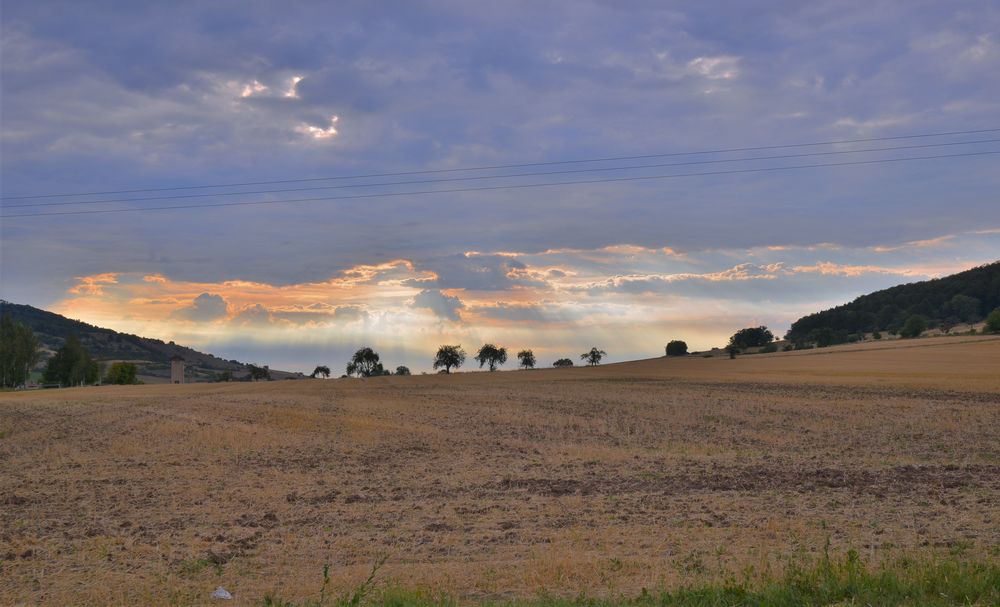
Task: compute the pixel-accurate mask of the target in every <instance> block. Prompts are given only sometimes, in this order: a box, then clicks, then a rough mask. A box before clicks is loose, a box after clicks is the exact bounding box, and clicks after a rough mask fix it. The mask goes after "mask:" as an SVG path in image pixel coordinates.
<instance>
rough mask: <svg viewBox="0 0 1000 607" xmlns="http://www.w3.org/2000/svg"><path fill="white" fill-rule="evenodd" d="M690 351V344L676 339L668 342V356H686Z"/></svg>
mask: <svg viewBox="0 0 1000 607" xmlns="http://www.w3.org/2000/svg"><path fill="white" fill-rule="evenodd" d="M687 353H688V345H687V344H686V343H685V342H683V341H680V340H679V339H675V340H673V341H671V342H670V343H668V344H667V356H684V355H686V354H687Z"/></svg>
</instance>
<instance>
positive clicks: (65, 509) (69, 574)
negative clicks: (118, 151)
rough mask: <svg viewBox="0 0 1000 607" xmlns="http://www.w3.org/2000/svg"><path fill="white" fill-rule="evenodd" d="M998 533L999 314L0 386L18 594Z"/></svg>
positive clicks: (518, 582)
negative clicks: (745, 352) (701, 340)
mask: <svg viewBox="0 0 1000 607" xmlns="http://www.w3.org/2000/svg"><path fill="white" fill-rule="evenodd" d="M827 538H829V541H830V542H831V547H832V550H834V551H846V550H847V549H849V548H855V549H858V550H859V551H860V552H861V553H862V555H863V556H864V557H866V558H873V559H877V558H879V556H880V555H883V554H900V553H903V554H911V553H931V552H944V553H950V554H953V555H969V556H970V557H975V558H979V559H987V560H994V561H995V559H996V558H997V556H998V554H1000V340H998V339H996V338H987V337H961V338H959V337H954V338H935V339H924V340H915V341H911V342H901V343H893V344H871V345H869V344H866V345H863V346H857V347H851V346H847V347H843V348H830V349H825V350H819V351H805V352H792V353H786V354H775V355H754V356H746V357H740V358H738V359H736V360H728V359H723V358H710V359H705V358H698V357H688V358H686V359H653V360H647V361H638V362H635V363H624V364H617V365H605V366H602V367H597V368H586V369H580V368H575V369H567V370H540V371H531V372H505V373H494V374H488V373H461V374H455V375H452V376H437V375H434V376H413V377H399V378H397V377H387V378H377V379H369V380H330V381H323V380H307V381H285V382H271V383H261V384H211V385H208V384H204V385H185V386H170V385H168V386H129V387H103V388H81V389H72V390H53V391H39V392H32V393H5V394H0V597H2V600H0V603H3V604H10V603H15V604H16V603H19V602H21V603H27V604H35V603H42V604H52V605H65V604H130V605H144V604H169V603H174V604H184V605H187V604H206V603H207V604H210V603H211V602H212V599H211V598H210V597H209V594H210V593H211V591H212V589H214V588H215V587H216V586H218V585H222V586H225V587H226V588H227V589H229V590H230V591H232V592H233V593H234V594H235V595H236V600H235V601H233V602H232V603H231V604H246V605H249V604H260V601H261V597H263V596H264V595H265V594H266V593H268V592H275V593H278V594H280V595H281V596H282V597H285V598H292V599H295V598H303V597H306V596H314V595H315V591H316V589H317V588H318V586H319V584H320V583H321V581H322V579H321V575H322V574H321V571H322V567H323V564H324V563H331V564H332V565H333V566H332V568H331V579H332V581H331V583H332V585H333V586H334V587H335V588H338V589H343V588H347V587H350V586H352V585H354V584H356V583H357V582H358V581H360V580H361V579H363V578H364V577H365V576H366V575H367V572H368V570H369V568H370V566H371V563H372V562H374V561H375V560H376V559H377V558H378V556H379V555H380V554H388V555H389V559H388V562H387V564H386V566H385V568H384V570H383V571H382V573H381V575H382V576H383V579H392V580H395V581H398V582H399V583H400V584H402V585H404V586H420V587H424V588H430V589H434V590H442V591H446V592H449V593H452V594H454V595H456V596H459V597H464V598H483V597H490V598H505V597H518V596H531V595H534V594H535V593H537V592H539V591H547V592H550V593H554V594H556V595H574V596H575V595H577V594H579V593H581V592H584V593H587V594H590V595H597V596H607V595H613V594H615V593H619V592H626V593H633V592H634V593H637V592H639V590H640V589H641V588H649V589H656V588H661V587H673V586H676V585H677V584H679V583H683V582H686V581H691V580H694V579H701V578H704V577H706V576H707V577H712V576H721V575H724V574H725V573H727V572H729V573H739V572H742V571H745V570H746V568H747V567H754V568H755V570H756V571H763V570H765V569H767V568H771V569H776V568H780V567H781V563H782V562H783V559H784V558H786V557H788V556H789V555H796V554H813V553H816V552H817V551H820V550H822V548H823V545H824V542H825V541H826V540H827Z"/></svg>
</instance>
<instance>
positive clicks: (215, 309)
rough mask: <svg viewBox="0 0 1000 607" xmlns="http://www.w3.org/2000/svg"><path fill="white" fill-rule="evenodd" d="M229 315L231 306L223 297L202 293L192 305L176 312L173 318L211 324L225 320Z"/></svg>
mask: <svg viewBox="0 0 1000 607" xmlns="http://www.w3.org/2000/svg"><path fill="white" fill-rule="evenodd" d="M228 313H229V305H228V304H227V303H226V300H225V299H224V298H223V297H222V296H221V295H215V294H212V293H202V294H201V295H199V296H198V297H195V298H194V299H193V300H192V301H191V304H190V305H188V306H185V307H183V308H180V309H178V310H177V311H175V312H174V313H173V316H174V317H175V318H180V319H183V320H193V321H195V322H211V321H213V320H219V319H220V318H225V317H226V315H227V314H228Z"/></svg>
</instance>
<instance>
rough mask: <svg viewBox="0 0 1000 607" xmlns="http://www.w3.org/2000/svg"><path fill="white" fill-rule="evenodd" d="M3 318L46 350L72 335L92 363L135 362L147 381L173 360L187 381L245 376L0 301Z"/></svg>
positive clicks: (199, 356) (231, 367)
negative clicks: (178, 358) (7, 317)
mask: <svg viewBox="0 0 1000 607" xmlns="http://www.w3.org/2000/svg"><path fill="white" fill-rule="evenodd" d="M5 314H9V315H10V316H11V317H12V318H13V319H14V320H16V321H18V322H21V323H24V324H26V325H28V327H30V328H31V330H32V331H34V332H35V335H36V336H37V337H38V340H39V341H40V342H41V343H42V346H43V348H44V349H46V350H50V351H55V350H57V349H59V348H60V347H61V346H62V345H63V344H64V343H65V341H66V338H67V337H69V336H70V335H76V336H77V337H78V338H79V339H80V342H81V343H82V344H83V345H84V347H86V348H87V350H88V351H89V352H90V355H91V356H93V357H94V358H95V359H97V360H99V361H111V360H125V361H132V362H135V363H137V364H138V365H139V373H140V374H141V375H145V376H147V377H153V378H155V377H159V378H164V379H166V378H168V377H170V359H171V358H172V357H174V356H181V357H182V358H184V360H185V361H186V367H187V376H188V381H212V380H213V379H214V378H215V377H216V376H217V375H218V374H220V373H224V372H226V371H228V372H229V373H231V374H232V376H233V378H234V379H239V378H242V377H244V376H246V375H248V374H249V368H248V367H247V365H246V364H244V363H241V362H239V361H237V360H224V359H221V358H218V357H216V356H212V355H211V354H205V353H204V352H199V351H197V350H192V349H191V348H187V347H185V346H180V345H177V344H175V343H174V342H164V341H161V340H159V339H151V338H148V337H140V336H138V335H132V334H129V333H119V332H117V331H113V330H111V329H104V328H102V327H95V326H93V325H89V324H87V323H85V322H81V321H79V320H72V319H69V318H66V317H65V316H60V315H59V314H55V313H53V312H48V311H46V310H41V309H39V308H35V307H32V306H27V305H22V304H15V303H10V302H7V301H3V300H0V316H3V315H5ZM44 358H48V356H47V355H46V356H43V359H44ZM271 375H272V377H274V378H275V379H278V378H280V377H286V376H291V375H293V374H290V373H285V372H282V371H272V372H271Z"/></svg>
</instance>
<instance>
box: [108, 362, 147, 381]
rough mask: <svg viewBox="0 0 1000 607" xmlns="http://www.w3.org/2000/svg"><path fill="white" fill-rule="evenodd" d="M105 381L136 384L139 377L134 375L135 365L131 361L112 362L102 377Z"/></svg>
mask: <svg viewBox="0 0 1000 607" xmlns="http://www.w3.org/2000/svg"><path fill="white" fill-rule="evenodd" d="M104 381H105V383H109V384H117V385H126V384H137V383H139V378H138V377H136V367H135V364H133V363H114V364H112V365H111V367H109V368H108V373H107V375H106V376H105V377H104Z"/></svg>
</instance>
